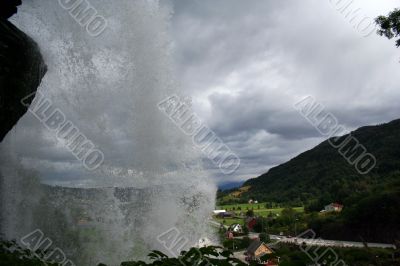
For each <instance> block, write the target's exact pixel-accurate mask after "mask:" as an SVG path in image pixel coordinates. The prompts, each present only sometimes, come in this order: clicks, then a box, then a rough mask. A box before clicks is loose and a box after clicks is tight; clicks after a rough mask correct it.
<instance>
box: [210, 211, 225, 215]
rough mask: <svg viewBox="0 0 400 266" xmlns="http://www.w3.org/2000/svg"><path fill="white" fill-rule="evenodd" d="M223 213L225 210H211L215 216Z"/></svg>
mask: <svg viewBox="0 0 400 266" xmlns="http://www.w3.org/2000/svg"><path fill="white" fill-rule="evenodd" d="M224 212H226V210H213V213H214V214H215V215H217V214H220V213H224Z"/></svg>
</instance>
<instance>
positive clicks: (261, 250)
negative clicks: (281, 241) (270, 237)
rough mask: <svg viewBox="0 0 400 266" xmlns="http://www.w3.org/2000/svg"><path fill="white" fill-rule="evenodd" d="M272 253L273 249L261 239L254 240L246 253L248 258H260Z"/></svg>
mask: <svg viewBox="0 0 400 266" xmlns="http://www.w3.org/2000/svg"><path fill="white" fill-rule="evenodd" d="M272 253H273V251H272V249H271V248H270V247H268V246H267V245H266V244H264V243H263V242H261V241H260V240H254V241H253V242H251V244H250V246H249V247H248V248H247V252H246V255H247V258H248V260H259V259H260V258H261V257H262V256H264V255H267V254H272Z"/></svg>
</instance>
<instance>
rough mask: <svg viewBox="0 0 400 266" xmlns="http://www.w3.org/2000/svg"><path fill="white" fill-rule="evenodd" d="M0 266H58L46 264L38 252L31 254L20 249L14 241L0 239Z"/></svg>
mask: <svg viewBox="0 0 400 266" xmlns="http://www.w3.org/2000/svg"><path fill="white" fill-rule="evenodd" d="M0 265H4V266H6V265H7V266H9V265H13V266H58V265H59V264H55V263H50V262H46V260H45V259H44V254H43V253H42V252H40V251H37V252H36V253H33V252H32V251H30V250H28V249H23V248H21V247H20V246H19V245H18V244H17V243H16V242H15V241H5V240H1V239H0Z"/></svg>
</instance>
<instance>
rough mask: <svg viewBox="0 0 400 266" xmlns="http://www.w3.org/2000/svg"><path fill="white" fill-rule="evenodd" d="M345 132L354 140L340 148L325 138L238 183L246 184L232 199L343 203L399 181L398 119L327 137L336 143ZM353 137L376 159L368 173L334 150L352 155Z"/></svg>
mask: <svg viewBox="0 0 400 266" xmlns="http://www.w3.org/2000/svg"><path fill="white" fill-rule="evenodd" d="M348 137H351V138H352V140H353V141H351V143H350V142H349V144H348V145H347V144H345V145H344V146H343V147H342V148H340V149H338V148H334V147H333V146H332V145H331V144H330V143H329V141H328V140H326V141H324V142H322V143H321V144H319V145H318V146H316V147H314V148H313V149H311V150H309V151H306V152H304V153H302V154H300V155H299V156H297V157H295V158H293V159H291V160H290V161H288V162H286V163H284V164H281V165H279V166H277V167H274V168H271V169H270V170H269V171H268V172H267V173H265V174H263V175H261V176H259V177H257V178H254V179H250V180H248V181H246V182H245V183H244V184H243V187H247V186H249V187H250V189H248V190H247V191H246V192H245V193H240V197H239V198H234V197H231V200H233V201H242V202H245V201H247V200H248V199H250V198H256V199H257V200H258V201H271V202H280V203H290V204H292V205H293V204H297V205H298V204H309V203H312V202H316V201H322V202H324V203H329V202H333V201H337V202H341V203H346V202H351V201H353V200H355V199H356V198H359V197H360V196H362V195H365V194H369V193H371V192H372V191H373V190H374V189H377V188H381V187H382V186H383V187H385V185H389V184H391V183H393V182H396V181H397V180H399V172H400V171H399V170H400V119H398V120H394V121H392V122H389V123H387V124H382V125H376V126H365V127H361V128H359V129H357V130H355V131H353V132H351V133H350V134H348V135H344V136H342V137H340V138H338V139H333V138H332V139H330V140H331V141H333V140H335V142H336V143H340V142H342V141H344V140H345V139H346V138H348ZM354 139H355V140H357V141H358V142H359V143H360V144H362V145H363V146H364V147H365V148H366V150H367V152H369V153H371V154H372V155H373V156H374V157H375V158H376V166H375V167H374V168H373V169H372V170H371V171H370V172H369V173H367V174H361V173H359V172H358V171H357V170H356V167H355V166H354V165H351V164H349V163H348V162H347V161H346V159H345V158H344V157H343V156H342V155H341V154H340V153H339V150H341V151H342V152H345V153H346V152H347V155H350V154H351V152H354V154H353V157H352V159H354V158H356V155H358V154H357V152H358V151H356V149H355V148H357V147H355V145H353V144H355V143H356V142H355V141H354ZM358 148H359V147H358ZM359 150H360V151H361V149H359ZM358 153H359V152H358ZM389 188H390V186H389ZM220 200H221V199H220ZM228 200H229V199H228Z"/></svg>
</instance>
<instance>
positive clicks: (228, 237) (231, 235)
mask: <svg viewBox="0 0 400 266" xmlns="http://www.w3.org/2000/svg"><path fill="white" fill-rule="evenodd" d="M226 238H227V239H233V238H234V235H233V232H232V231H227V232H226Z"/></svg>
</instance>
